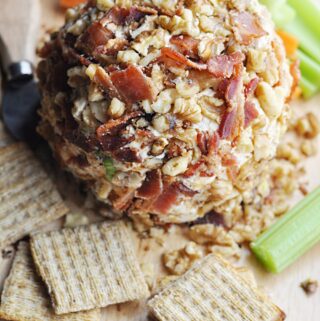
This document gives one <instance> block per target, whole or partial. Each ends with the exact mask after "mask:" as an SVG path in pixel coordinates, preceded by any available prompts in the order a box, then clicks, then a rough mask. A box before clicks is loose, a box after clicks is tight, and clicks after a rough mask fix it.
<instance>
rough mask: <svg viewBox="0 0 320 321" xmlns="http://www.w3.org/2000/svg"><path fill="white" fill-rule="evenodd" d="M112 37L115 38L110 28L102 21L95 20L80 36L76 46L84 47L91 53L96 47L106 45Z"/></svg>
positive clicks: (83, 48)
mask: <svg viewBox="0 0 320 321" xmlns="http://www.w3.org/2000/svg"><path fill="white" fill-rule="evenodd" d="M111 38H113V33H112V32H111V31H110V30H108V29H106V28H105V27H104V26H103V25H102V24H101V23H100V22H94V23H93V24H92V25H91V26H89V27H88V29H87V30H86V31H85V33H84V34H83V35H82V36H80V37H79V39H78V40H77V43H76V48H79V49H82V50H84V51H85V52H86V53H87V54H89V55H91V54H92V53H93V52H94V50H95V49H96V48H98V47H99V46H104V45H105V44H106V43H107V42H108V40H109V39H111Z"/></svg>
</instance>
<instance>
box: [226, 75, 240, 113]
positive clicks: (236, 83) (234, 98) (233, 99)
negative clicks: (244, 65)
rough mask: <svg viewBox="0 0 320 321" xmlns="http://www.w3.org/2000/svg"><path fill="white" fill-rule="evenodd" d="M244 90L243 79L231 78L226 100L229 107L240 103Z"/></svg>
mask: <svg viewBox="0 0 320 321" xmlns="http://www.w3.org/2000/svg"><path fill="white" fill-rule="evenodd" d="M241 90H242V79H241V78H234V79H231V80H230V81H229V83H228V85H227V87H226V92H225V100H226V102H227V104H228V106H229V107H231V108H233V107H235V106H237V105H239V103H240V102H239V97H240V95H241Z"/></svg>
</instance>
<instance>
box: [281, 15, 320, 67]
mask: <svg viewBox="0 0 320 321" xmlns="http://www.w3.org/2000/svg"><path fill="white" fill-rule="evenodd" d="M318 20H320V17H319V18H318ZM283 29H284V30H285V31H287V32H289V33H291V34H293V35H294V36H296V37H297V38H298V39H299V46H300V48H301V49H302V50H303V51H304V52H306V53H307V54H308V55H309V56H310V57H312V58H313V59H314V60H315V61H316V62H317V63H319V64H320V39H319V38H318V37H317V36H316V35H315V34H314V33H313V32H311V30H310V29H308V27H307V26H306V25H305V23H304V22H303V20H302V19H301V18H300V16H299V15H296V17H295V19H294V20H293V21H292V22H290V23H288V24H286V25H284V26H283Z"/></svg>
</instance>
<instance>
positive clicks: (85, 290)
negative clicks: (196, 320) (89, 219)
mask: <svg viewBox="0 0 320 321" xmlns="http://www.w3.org/2000/svg"><path fill="white" fill-rule="evenodd" d="M128 235H129V231H128V230H127V228H126V226H125V224H124V223H123V222H112V223H102V224H93V225H87V226H81V227H76V228H73V229H71V228H67V229H63V230H60V231H54V232H50V233H46V234H37V235H34V236H33V237H32V239H31V249H32V255H33V257H34V261H35V264H36V266H37V269H38V271H39V273H40V275H41V277H42V278H43V280H44V281H45V283H46V285H47V287H48V290H49V293H50V296H51V299H52V304H53V307H54V309H55V312H56V313H57V314H62V313H69V312H77V311H82V310H89V309H93V308H97V307H106V306H108V305H111V304H116V303H121V302H127V301H133V300H137V299H141V298H146V297H147V296H148V295H149V291H148V286H147V284H146V281H145V280H144V277H143V274H142V272H141V269H140V266H139V264H138V261H137V257H136V256H135V254H134V250H133V248H132V245H131V243H132V241H131V239H130V237H128Z"/></svg>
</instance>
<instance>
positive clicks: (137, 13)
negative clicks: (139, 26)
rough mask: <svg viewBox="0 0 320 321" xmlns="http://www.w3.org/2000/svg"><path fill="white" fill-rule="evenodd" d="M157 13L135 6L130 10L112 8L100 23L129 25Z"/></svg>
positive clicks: (151, 9)
mask: <svg viewBox="0 0 320 321" xmlns="http://www.w3.org/2000/svg"><path fill="white" fill-rule="evenodd" d="M155 14H157V11H156V10H155V9H153V8H148V7H143V6H137V7H131V8H130V9H126V8H122V7H121V8H120V7H113V8H112V9H111V10H110V11H109V12H108V13H107V14H106V15H105V16H104V17H103V18H102V19H101V20H100V23H102V24H106V23H109V22H112V23H114V24H116V25H122V26H123V25H125V24H129V23H131V22H132V21H139V20H141V19H142V18H143V17H145V16H146V15H155Z"/></svg>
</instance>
